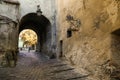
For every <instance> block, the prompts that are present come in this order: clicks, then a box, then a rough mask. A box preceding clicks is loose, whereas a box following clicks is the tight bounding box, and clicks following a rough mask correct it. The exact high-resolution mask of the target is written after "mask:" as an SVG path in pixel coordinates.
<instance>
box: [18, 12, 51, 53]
mask: <svg viewBox="0 0 120 80" xmlns="http://www.w3.org/2000/svg"><path fill="white" fill-rule="evenodd" d="M24 29H31V30H33V31H35V32H36V33H37V35H38V44H37V51H40V52H49V51H50V43H51V25H50V21H49V20H48V19H47V18H46V17H45V16H43V15H41V16H38V15H37V14H36V13H29V14H27V15H25V16H23V17H22V19H21V21H20V25H19V33H20V32H21V31H22V30H24Z"/></svg>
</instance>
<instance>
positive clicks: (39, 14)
mask: <svg viewBox="0 0 120 80" xmlns="http://www.w3.org/2000/svg"><path fill="white" fill-rule="evenodd" d="M36 13H37V15H38V16H41V15H42V11H41V8H40V5H37V11H36Z"/></svg>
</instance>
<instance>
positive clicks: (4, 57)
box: [0, 0, 19, 66]
mask: <svg viewBox="0 0 120 80" xmlns="http://www.w3.org/2000/svg"><path fill="white" fill-rule="evenodd" d="M18 19H19V4H17V3H14V2H9V1H7V0H4V1H1V3H0V36H1V38H0V56H1V57H0V65H2V66H14V65H15V64H16V59H17V56H16V52H17V45H18V23H17V21H18Z"/></svg>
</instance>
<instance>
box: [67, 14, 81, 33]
mask: <svg viewBox="0 0 120 80" xmlns="http://www.w3.org/2000/svg"><path fill="white" fill-rule="evenodd" d="M66 20H67V21H68V22H69V23H70V27H69V30H71V31H78V30H79V27H80V25H81V21H80V20H79V19H74V17H73V16H71V15H70V14H68V15H67V16H66Z"/></svg>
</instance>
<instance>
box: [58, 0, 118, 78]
mask: <svg viewBox="0 0 120 80" xmlns="http://www.w3.org/2000/svg"><path fill="white" fill-rule="evenodd" d="M119 6H120V1H119V0H58V1H57V8H58V9H57V14H58V16H57V21H58V22H57V25H58V27H57V32H58V34H57V35H58V36H59V37H58V53H59V54H58V55H61V54H60V52H61V51H60V43H59V42H60V40H62V41H63V46H62V49H63V51H62V55H63V56H64V57H65V58H66V60H68V61H69V62H70V63H71V64H72V65H73V66H75V67H76V68H77V69H78V71H80V72H81V73H85V72H86V71H87V73H85V74H88V75H90V76H92V77H94V79H92V80H110V78H109V75H111V74H112V72H113V71H114V70H115V69H116V65H120V56H119V55H120V53H119V49H120V48H119V46H118V45H119V37H118V36H117V37H115V36H116V35H114V34H111V33H112V32H113V31H115V30H117V29H119V28H120V27H119V25H120V23H119V22H120V7H119ZM76 25H78V26H76ZM68 30H70V31H71V33H67V31H68ZM67 34H70V35H71V37H67ZM113 36H114V37H113ZM116 39H117V40H116ZM113 45H116V46H117V50H116V49H115V47H114V46H113ZM118 67H119V66H117V68H118ZM83 70H85V71H83Z"/></svg>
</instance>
